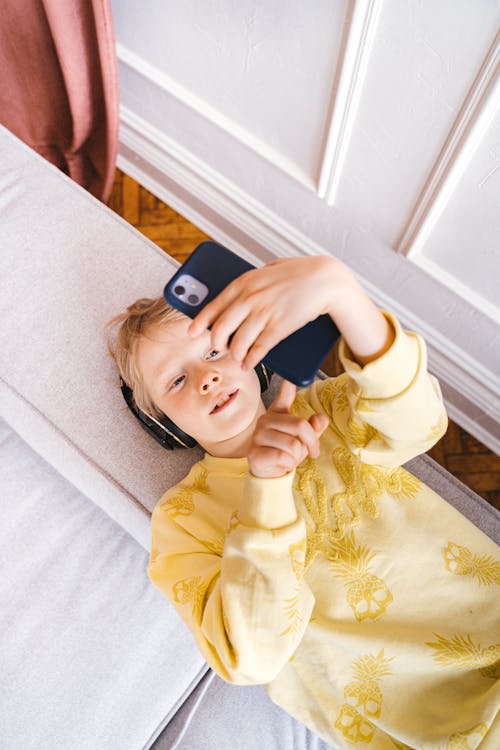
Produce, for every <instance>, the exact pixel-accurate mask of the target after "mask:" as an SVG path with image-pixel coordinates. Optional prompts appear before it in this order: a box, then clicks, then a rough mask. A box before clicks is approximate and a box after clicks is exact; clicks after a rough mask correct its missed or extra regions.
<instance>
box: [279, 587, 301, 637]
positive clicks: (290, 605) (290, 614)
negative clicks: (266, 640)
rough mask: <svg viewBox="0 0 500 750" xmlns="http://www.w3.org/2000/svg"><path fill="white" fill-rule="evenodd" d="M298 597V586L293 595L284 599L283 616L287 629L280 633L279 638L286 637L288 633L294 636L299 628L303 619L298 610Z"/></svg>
mask: <svg viewBox="0 0 500 750" xmlns="http://www.w3.org/2000/svg"><path fill="white" fill-rule="evenodd" d="M299 595H300V584H299V585H298V586H297V588H296V590H295V594H294V595H293V596H291V597H290V598H289V599H285V605H286V606H285V616H286V618H287V620H288V627H287V628H285V629H284V630H283V631H282V632H281V633H280V636H283V635H287V634H288V633H291V634H292V635H294V636H295V635H296V633H297V630H298V629H299V627H300V624H301V622H302V620H303V617H302V615H301V614H300V609H299Z"/></svg>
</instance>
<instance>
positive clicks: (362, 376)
mask: <svg viewBox="0 0 500 750" xmlns="http://www.w3.org/2000/svg"><path fill="white" fill-rule="evenodd" d="M381 312H382V314H383V315H384V317H385V319H386V320H387V321H388V323H389V325H392V327H393V329H394V332H395V338H394V341H393V342H392V344H391V346H390V347H389V349H387V351H386V352H384V353H383V354H382V355H381V356H380V357H378V358H377V359H374V360H372V361H371V362H368V363H367V364H366V365H365V366H364V367H361V365H360V364H358V362H356V360H355V359H354V356H353V353H352V352H351V350H350V349H349V347H348V346H347V343H346V341H345V339H344V338H343V337H342V338H341V339H340V343H339V358H340V361H341V362H342V364H343V366H344V368H345V371H346V373H347V374H348V375H349V377H350V378H352V380H354V381H355V382H356V383H357V385H358V386H359V389H360V396H361V397H362V398H374V399H379V398H391V397H393V396H396V395H397V394H398V393H401V391H404V389H405V388H407V387H408V386H409V385H410V383H411V382H412V380H413V379H414V377H415V374H416V372H417V370H418V366H419V358H420V357H421V356H422V353H423V355H424V356H425V342H424V341H423V339H422V338H421V337H420V336H419V335H418V334H416V333H412V332H406V331H404V330H403V329H402V327H401V325H400V323H399V321H398V320H397V319H396V318H395V317H394V315H393V314H392V313H390V312H387V310H381ZM419 339H420V342H422V346H421V345H420V344H419Z"/></svg>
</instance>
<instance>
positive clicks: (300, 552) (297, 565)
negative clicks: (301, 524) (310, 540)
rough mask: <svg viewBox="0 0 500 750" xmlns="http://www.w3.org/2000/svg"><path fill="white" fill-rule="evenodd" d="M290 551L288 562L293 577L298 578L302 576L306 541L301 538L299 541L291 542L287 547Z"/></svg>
mask: <svg viewBox="0 0 500 750" xmlns="http://www.w3.org/2000/svg"><path fill="white" fill-rule="evenodd" d="M288 551H289V553H290V562H291V564H292V570H293V573H294V575H295V578H296V579H297V580H299V579H300V578H302V574H303V573H304V563H305V559H306V541H305V539H302V540H301V541H300V542H296V543H295V544H291V545H290V547H289V548H288Z"/></svg>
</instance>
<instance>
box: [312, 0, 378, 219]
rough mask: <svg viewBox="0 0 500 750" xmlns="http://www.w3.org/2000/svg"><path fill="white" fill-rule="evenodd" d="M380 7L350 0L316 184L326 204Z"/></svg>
mask: <svg viewBox="0 0 500 750" xmlns="http://www.w3.org/2000/svg"><path fill="white" fill-rule="evenodd" d="M381 7H382V0H351V7H350V13H349V16H348V20H347V24H346V31H345V32H344V38H343V40H342V45H341V51H340V60H339V62H338V64H337V70H338V74H337V76H336V77H335V82H334V89H333V90H334V100H333V108H332V114H331V119H330V125H329V129H328V135H327V138H326V144H325V149H324V153H323V159H322V165H321V171H320V176H319V182H318V188H317V191H318V196H319V197H320V198H326V201H327V203H328V205H330V206H331V205H333V204H334V203H335V199H336V196H337V190H338V186H339V182H340V176H341V173H342V169H343V166H344V162H345V158H346V155H347V151H348V148H349V143H350V140H351V136H352V131H353V127H354V120H355V117H356V113H357V110H358V105H359V101H360V98H361V92H362V89H363V84H364V80H365V77H366V70H367V67H368V59H369V56H370V51H371V48H372V44H373V40H374V38H375V30H376V27H377V22H378V17H379V13H380V9H381Z"/></svg>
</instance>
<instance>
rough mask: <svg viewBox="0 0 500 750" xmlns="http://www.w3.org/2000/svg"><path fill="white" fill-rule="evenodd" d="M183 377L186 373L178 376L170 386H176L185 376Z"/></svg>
mask: <svg viewBox="0 0 500 750" xmlns="http://www.w3.org/2000/svg"><path fill="white" fill-rule="evenodd" d="M183 377H184V375H179V377H178V378H176V379H175V380H174V382H173V383H172V385H171V386H170V387H171V388H175V386H176V384H177V383H178V382H179V381H180V380H182V378H183Z"/></svg>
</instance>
